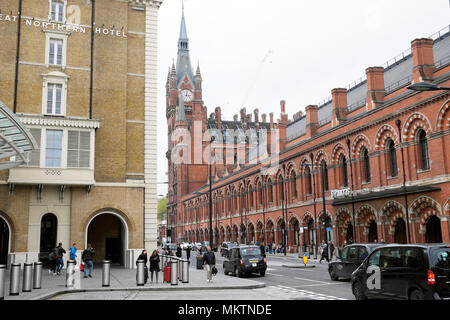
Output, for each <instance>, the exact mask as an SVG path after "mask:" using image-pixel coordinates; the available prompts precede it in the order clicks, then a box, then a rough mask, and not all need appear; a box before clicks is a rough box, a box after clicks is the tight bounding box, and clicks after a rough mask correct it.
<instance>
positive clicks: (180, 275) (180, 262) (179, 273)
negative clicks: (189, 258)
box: [177, 259, 183, 281]
mask: <svg viewBox="0 0 450 320" xmlns="http://www.w3.org/2000/svg"><path fill="white" fill-rule="evenodd" d="M177 260H178V264H177V268H178V280H180V281H182V280H183V268H182V260H183V259H177Z"/></svg>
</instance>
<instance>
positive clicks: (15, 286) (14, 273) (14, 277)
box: [9, 263, 20, 296]
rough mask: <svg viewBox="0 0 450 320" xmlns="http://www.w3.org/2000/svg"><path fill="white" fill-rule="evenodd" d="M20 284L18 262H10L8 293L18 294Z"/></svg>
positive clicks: (11, 294)
mask: <svg viewBox="0 0 450 320" xmlns="http://www.w3.org/2000/svg"><path fill="white" fill-rule="evenodd" d="M19 285H20V263H12V264H11V278H10V281H9V295H10V296H18V295H19Z"/></svg>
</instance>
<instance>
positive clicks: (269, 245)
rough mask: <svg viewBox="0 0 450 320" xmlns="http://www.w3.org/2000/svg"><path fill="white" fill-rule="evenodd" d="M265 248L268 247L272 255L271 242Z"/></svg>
mask: <svg viewBox="0 0 450 320" xmlns="http://www.w3.org/2000/svg"><path fill="white" fill-rule="evenodd" d="M267 246H268V247H269V253H272V242H269V244H268V245H267Z"/></svg>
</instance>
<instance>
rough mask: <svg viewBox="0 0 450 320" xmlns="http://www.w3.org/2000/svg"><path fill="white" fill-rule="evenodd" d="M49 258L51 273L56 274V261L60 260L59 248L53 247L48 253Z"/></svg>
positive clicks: (49, 271)
mask: <svg viewBox="0 0 450 320" xmlns="http://www.w3.org/2000/svg"><path fill="white" fill-rule="evenodd" d="M48 260H49V261H50V269H49V270H48V273H49V274H53V275H54V276H55V275H56V263H57V262H58V248H56V247H55V248H53V249H52V251H50V254H49V255H48Z"/></svg>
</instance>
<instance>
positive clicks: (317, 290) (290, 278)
mask: <svg viewBox="0 0 450 320" xmlns="http://www.w3.org/2000/svg"><path fill="white" fill-rule="evenodd" d="M193 256H195V254H193ZM191 259H193V257H191ZM223 260H224V258H223V257H221V256H220V254H219V253H217V254H216V266H217V268H218V271H219V272H220V273H223V268H222V264H223ZM294 262H295V261H293V260H292V259H286V258H284V257H283V256H282V255H268V257H267V265H268V269H267V271H266V275H265V276H264V277H260V276H259V275H257V274H255V275H249V276H247V277H246V278H247V279H252V280H256V281H260V282H264V283H265V284H266V287H265V288H260V289H241V290H229V289H227V290H195V291H176V292H173V291H158V292H148V291H144V292H108V293H105V292H104V293H96V292H90V293H89V292H88V293H83V294H81V295H82V296H80V294H79V293H78V294H66V295H61V296H58V297H55V298H53V299H54V300H72V299H83V300H90V299H101V300H161V299H163V300H354V299H355V298H354V296H353V294H352V292H351V287H350V283H349V281H332V280H331V279H330V276H329V275H328V270H327V263H326V262H325V261H324V262H323V263H322V264H319V263H316V262H310V264H313V265H315V267H314V268H308V269H298V268H287V267H283V266H282V265H283V264H292V263H294ZM192 267H195V265H194V263H193V264H192ZM230 277H234V275H230Z"/></svg>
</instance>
